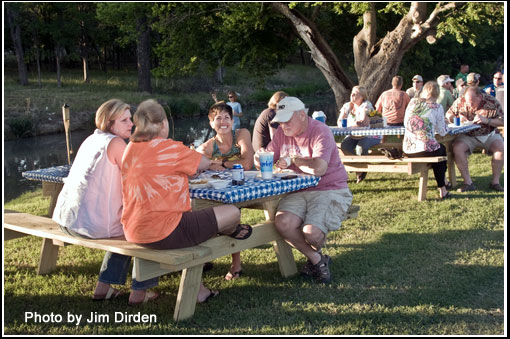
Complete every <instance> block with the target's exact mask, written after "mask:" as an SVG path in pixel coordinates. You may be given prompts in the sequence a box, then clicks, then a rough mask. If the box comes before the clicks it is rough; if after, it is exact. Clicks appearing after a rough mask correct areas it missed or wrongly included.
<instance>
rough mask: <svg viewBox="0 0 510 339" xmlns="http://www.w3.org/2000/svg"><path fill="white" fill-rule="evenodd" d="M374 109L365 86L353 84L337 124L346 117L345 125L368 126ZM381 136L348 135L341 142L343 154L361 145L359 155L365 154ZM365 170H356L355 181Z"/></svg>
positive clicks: (351, 151)
mask: <svg viewBox="0 0 510 339" xmlns="http://www.w3.org/2000/svg"><path fill="white" fill-rule="evenodd" d="M373 110H374V106H372V104H371V103H370V101H368V93H367V90H366V88H365V87H361V86H354V87H353V88H352V92H351V101H349V102H347V103H345V104H344V105H343V106H342V108H341V109H340V115H339V116H338V126H341V124H342V119H347V127H369V126H370V117H369V113H370V111H373ZM381 139H382V137H381V136H379V135H375V136H367V137H359V136H353V135H349V136H347V137H346V138H345V139H344V140H343V141H342V144H341V146H340V147H341V149H342V152H343V153H344V154H349V155H353V154H356V151H355V149H356V146H357V145H359V146H361V155H367V154H368V150H369V149H370V147H372V146H375V145H378V144H380V143H381ZM366 175H367V172H356V176H357V180H356V183H360V182H361V181H363V179H365V177H366Z"/></svg>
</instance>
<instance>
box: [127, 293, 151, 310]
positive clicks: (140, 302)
mask: <svg viewBox="0 0 510 339" xmlns="http://www.w3.org/2000/svg"><path fill="white" fill-rule="evenodd" d="M158 297H159V294H158V293H156V292H153V291H145V297H144V298H143V300H142V301H138V302H132V301H129V302H128V304H129V306H137V305H141V304H146V303H147V302H148V301H151V300H155V299H157V298H158Z"/></svg>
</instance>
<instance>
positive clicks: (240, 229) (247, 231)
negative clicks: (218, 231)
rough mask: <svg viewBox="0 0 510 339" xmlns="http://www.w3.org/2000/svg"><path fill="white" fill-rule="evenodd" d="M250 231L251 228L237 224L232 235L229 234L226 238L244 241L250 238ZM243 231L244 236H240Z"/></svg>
mask: <svg viewBox="0 0 510 339" xmlns="http://www.w3.org/2000/svg"><path fill="white" fill-rule="evenodd" d="M252 230H253V229H252V228H251V226H250V225H246V224H238V225H237V228H236V230H235V231H234V233H232V234H229V235H228V236H229V237H232V238H234V239H237V240H244V239H248V238H249V237H250V235H251V232H252ZM243 231H245V234H244V235H240V234H241V232H243Z"/></svg>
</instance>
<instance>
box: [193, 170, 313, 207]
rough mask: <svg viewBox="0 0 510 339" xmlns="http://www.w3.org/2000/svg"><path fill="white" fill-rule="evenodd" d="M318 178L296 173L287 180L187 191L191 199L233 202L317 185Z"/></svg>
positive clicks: (247, 181) (255, 181) (246, 182)
mask: <svg viewBox="0 0 510 339" xmlns="http://www.w3.org/2000/svg"><path fill="white" fill-rule="evenodd" d="M319 180H320V178H319V177H315V176H311V175H298V177H297V178H295V179H288V180H281V179H271V180H263V179H248V180H245V183H244V185H242V186H229V187H227V188H223V189H213V188H191V189H190V190H189V192H190V196H191V198H193V199H207V200H214V201H220V202H222V203H225V204H233V203H238V202H243V201H249V200H255V199H260V198H266V197H270V196H274V195H279V194H283V193H290V192H294V191H299V190H302V189H305V188H308V187H313V186H317V184H318V183H319Z"/></svg>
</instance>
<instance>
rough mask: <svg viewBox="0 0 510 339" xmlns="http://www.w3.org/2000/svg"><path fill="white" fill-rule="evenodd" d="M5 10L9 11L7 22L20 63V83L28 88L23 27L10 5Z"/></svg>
mask: <svg viewBox="0 0 510 339" xmlns="http://www.w3.org/2000/svg"><path fill="white" fill-rule="evenodd" d="M5 8H6V10H7V13H6V14H7V21H8V23H9V30H10V33H11V39H12V42H13V44H14V50H15V52H16V60H17V62H18V75H19V83H20V84H21V85H22V86H26V85H28V72H27V65H26V64H25V56H24V53H23V45H22V44H21V27H20V25H19V23H18V22H17V18H18V12H17V11H16V10H15V9H13V8H12V7H11V6H10V5H9V4H6V5H5Z"/></svg>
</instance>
